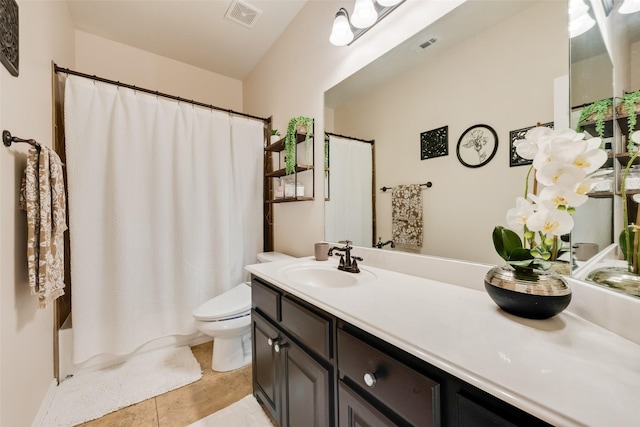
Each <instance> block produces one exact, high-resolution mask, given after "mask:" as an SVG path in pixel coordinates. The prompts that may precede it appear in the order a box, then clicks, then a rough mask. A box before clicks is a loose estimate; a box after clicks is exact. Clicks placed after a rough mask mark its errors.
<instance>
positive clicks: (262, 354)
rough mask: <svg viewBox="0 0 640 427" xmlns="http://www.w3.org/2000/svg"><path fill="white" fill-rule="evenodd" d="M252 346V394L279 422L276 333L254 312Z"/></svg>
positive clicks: (279, 399)
mask: <svg viewBox="0 0 640 427" xmlns="http://www.w3.org/2000/svg"><path fill="white" fill-rule="evenodd" d="M251 322H252V334H251V335H252V337H251V338H252V345H253V366H252V367H253V393H254V394H255V396H256V397H257V398H258V399H260V401H262V403H263V404H264V405H265V407H266V408H267V409H268V410H269V412H270V413H271V416H272V417H273V419H274V420H278V422H280V420H281V419H282V418H281V415H282V412H281V404H280V401H281V396H280V384H279V379H278V376H279V369H278V357H280V355H279V354H278V353H276V352H275V350H274V346H273V342H274V340H277V339H278V338H279V334H278V331H277V330H276V329H275V328H274V327H273V326H271V325H270V324H269V322H267V321H266V320H264V319H263V318H262V317H261V316H260V315H259V314H257V313H256V312H255V311H252V312H251Z"/></svg>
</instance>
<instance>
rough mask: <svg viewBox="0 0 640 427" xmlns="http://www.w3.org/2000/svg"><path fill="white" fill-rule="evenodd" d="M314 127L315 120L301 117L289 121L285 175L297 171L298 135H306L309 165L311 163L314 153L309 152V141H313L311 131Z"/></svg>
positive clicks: (285, 144)
mask: <svg viewBox="0 0 640 427" xmlns="http://www.w3.org/2000/svg"><path fill="white" fill-rule="evenodd" d="M312 126H313V119H311V118H309V117H304V116H299V117H294V118H292V119H291V120H289V125H288V126H287V134H286V135H285V138H284V152H285V173H286V174H287V175H289V174H292V173H294V172H295V170H296V144H297V138H296V134H298V133H304V134H305V143H306V149H307V163H309V164H310V163H311V161H309V158H310V156H311V154H312V153H310V152H309V141H310V139H311V129H312Z"/></svg>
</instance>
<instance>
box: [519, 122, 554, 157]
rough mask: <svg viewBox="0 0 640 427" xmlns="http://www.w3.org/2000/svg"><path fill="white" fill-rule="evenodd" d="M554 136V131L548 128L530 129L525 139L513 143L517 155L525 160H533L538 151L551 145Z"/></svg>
mask: <svg viewBox="0 0 640 427" xmlns="http://www.w3.org/2000/svg"><path fill="white" fill-rule="evenodd" d="M552 134H553V129H550V128H548V127H546V126H537V127H534V128H532V129H529V131H527V133H526V134H525V136H524V139H519V140H517V141H515V142H514V143H513V145H514V146H515V147H516V153H518V156H520V157H522V158H523V159H527V160H533V158H534V157H536V155H537V154H538V151H540V149H541V148H542V147H543V146H545V145H546V144H548V143H549V141H550V140H551V137H552Z"/></svg>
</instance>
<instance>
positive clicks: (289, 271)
mask: <svg viewBox="0 0 640 427" xmlns="http://www.w3.org/2000/svg"><path fill="white" fill-rule="evenodd" d="M282 275H283V278H284V279H286V280H289V281H291V282H294V283H296V284H298V285H304V286H313V287H316V288H344V287H347V286H354V285H358V284H360V283H363V282H364V281H367V280H370V279H375V277H376V276H375V274H373V273H371V272H370V271H366V270H363V269H362V268H360V273H347V272H345V271H341V270H338V269H337V267H336V266H335V265H330V264H328V265H317V264H299V265H292V266H289V267H285V268H283V269H282Z"/></svg>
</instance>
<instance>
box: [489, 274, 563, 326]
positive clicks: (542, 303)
mask: <svg viewBox="0 0 640 427" xmlns="http://www.w3.org/2000/svg"><path fill="white" fill-rule="evenodd" d="M484 287H485V289H486V290H487V293H488V294H489V296H490V297H491V299H493V301H495V303H496V304H498V306H499V307H500V308H501V309H503V310H504V311H506V312H508V313H511V314H513V315H516V316H520V317H526V318H528V319H548V318H549V317H552V316H555V315H556V314H558V313H560V312H561V311H562V310H564V309H565V308H567V306H568V305H569V303H570V302H571V289H570V288H569V286H567V283H566V281H565V280H564V279H563V278H562V277H561V276H559V275H556V274H552V273H548V272H546V271H538V270H528V271H520V270H515V269H514V268H513V267H511V266H509V265H506V266H502V267H494V268H492V269H491V270H489V272H488V273H487V275H486V276H485V278H484Z"/></svg>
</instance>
